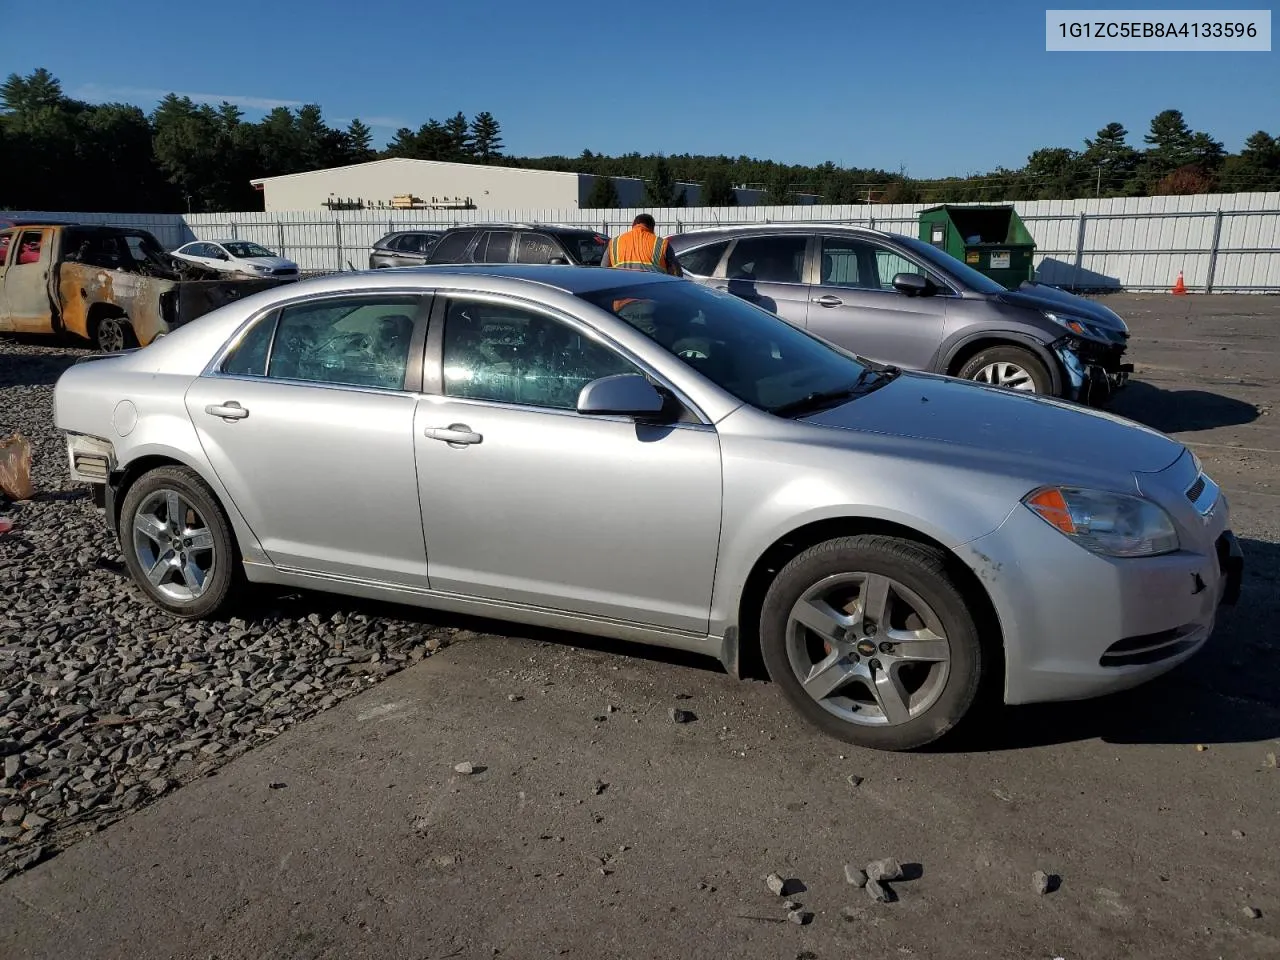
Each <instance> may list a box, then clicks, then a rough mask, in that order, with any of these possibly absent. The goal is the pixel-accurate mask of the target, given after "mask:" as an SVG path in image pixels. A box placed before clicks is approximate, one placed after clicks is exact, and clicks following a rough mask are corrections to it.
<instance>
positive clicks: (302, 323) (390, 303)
mask: <svg viewBox="0 0 1280 960" xmlns="http://www.w3.org/2000/svg"><path fill="white" fill-rule="evenodd" d="M418 301H419V298H418V297H416V296H412V295H387V296H379V297H340V298H326V299H323V300H316V301H312V302H310V303H299V304H294V305H292V306H288V307H284V308H283V309H282V310H281V311H280V316H279V320H278V321H277V323H276V330H275V339H274V342H273V343H272V346H271V355H270V357H269V358H268V361H267V367H266V375H267V377H269V378H271V379H282V380H303V381H307V382H311V383H331V384H343V385H348V386H356V387H379V388H382V389H386V390H402V389H404V378H405V373H406V372H407V370H408V367H409V346H410V343H411V341H412V340H413V318H414V316H415V314H416V313H417V311H418ZM254 333H256V330H255V331H254ZM247 339H248V338H246V340H247ZM241 347H242V348H245V344H243V343H242V344H241ZM237 358H238V353H237V354H236V355H234V356H233V357H232V358H231V359H232V360H237V362H238V359H237ZM251 362H252V361H251V357H250V354H249V351H248V350H247V349H246V359H245V363H246V365H248V364H249V363H251ZM224 369H225V368H224Z"/></svg>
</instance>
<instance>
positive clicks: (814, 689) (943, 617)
mask: <svg viewBox="0 0 1280 960" xmlns="http://www.w3.org/2000/svg"><path fill="white" fill-rule="evenodd" d="M760 639H761V647H762V653H763V656H764V662H765V666H766V667H767V668H768V670H769V675H770V677H771V678H772V679H773V681H774V682H775V683H777V684H778V686H779V687H780V688H781V690H782V693H783V694H784V695H785V696H786V697H787V699H788V700H789V701H790V702H791V703H792V704H793V705H794V706H795V707H796V708H797V709H798V710H799V711H800V713H801V714H803V715H804V716H805V717H806V718H807V719H808V720H809V721H811V722H812V723H813V724H815V725H816V726H817V727H819V728H820V729H822V730H824V731H825V732H827V733H829V734H831V735H833V736H835V737H838V738H840V739H842V740H847V741H849V742H850V743H855V744H858V745H860V746H864V747H871V748H874V749H879V750H910V749H914V748H916V747H921V746H924V745H925V744H927V743H930V742H932V741H934V740H937V739H938V738H939V737H941V736H943V735H944V734H946V733H947V732H948V731H950V730H951V729H952V728H953V727H955V726H956V724H958V723H959V722H960V721H961V720H962V719H963V718H964V717H965V715H966V714H967V713H968V712H969V711H970V708H971V707H972V706H973V705H974V703H975V701H976V699H977V696H978V690H979V684H980V681H981V679H982V677H983V672H984V669H986V663H985V661H984V656H983V650H982V647H981V644H980V641H979V636H978V629H977V626H976V624H975V621H974V617H973V615H972V613H971V612H970V609H969V606H968V604H967V603H966V601H965V599H964V596H963V594H962V593H961V592H960V590H959V589H958V588H957V586H956V584H955V582H954V581H953V579H952V578H951V576H950V575H949V574H948V571H947V565H946V563H945V560H944V557H943V554H942V553H941V552H940V551H938V550H935V549H932V548H929V547H927V546H923V545H921V544H917V543H914V542H912V541H908V540H900V539H896V538H893V537H884V536H856V537H845V538H841V539H837V540H829V541H827V542H825V543H821V544H818V545H817V546H814V547H811V548H810V549H808V550H806V551H804V552H803V553H801V554H800V555H799V556H797V557H796V558H795V559H794V560H792V561H791V562H790V563H788V564H787V565H786V566H785V567H784V568H783V569H782V570H781V571H780V572H779V573H778V576H777V578H776V579H775V580H774V582H773V584H772V586H771V587H770V588H769V592H768V594H767V596H766V597H765V602H764V608H763V611H762V615H761V622H760Z"/></svg>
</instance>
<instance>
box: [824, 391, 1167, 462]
mask: <svg viewBox="0 0 1280 960" xmlns="http://www.w3.org/2000/svg"><path fill="white" fill-rule="evenodd" d="M805 419H806V420H807V422H809V423H812V424H817V425H820V426H826V427H839V428H843V429H846V430H860V431H867V432H872V433H878V434H887V435H890V436H895V437H901V438H905V439H913V440H923V441H932V442H936V443H946V444H955V445H959V446H962V447H966V448H969V449H972V450H975V451H982V452H985V453H988V454H990V455H993V456H996V457H999V458H1000V459H1002V460H1006V461H1017V462H1025V461H1032V460H1034V461H1038V462H1039V463H1040V464H1046V463H1060V464H1064V465H1067V466H1079V467H1086V468H1088V469H1090V470H1095V469H1097V468H1103V469H1106V470H1112V469H1114V470H1115V471H1116V472H1117V473H1120V474H1131V473H1155V472H1158V471H1160V470H1163V469H1165V468H1166V467H1168V466H1170V465H1171V464H1172V463H1174V461H1176V460H1177V459H1178V457H1180V456H1181V455H1182V453H1183V449H1184V448H1183V446H1182V444H1180V443H1178V442H1177V441H1176V440H1173V439H1171V438H1169V437H1167V436H1165V435H1164V434H1162V433H1160V432H1158V431H1156V430H1152V429H1150V428H1148V427H1144V426H1142V425H1141V424H1138V423H1134V422H1133V421H1131V420H1125V419H1123V418H1122V417H1117V416H1113V415H1112V414H1109V413H1103V412H1102V411H1100V410H1092V409H1089V408H1086V407H1079V406H1076V405H1074V404H1069V403H1066V402H1064V401H1061V400H1053V399H1049V398H1046V397H1039V396H1034V395H1031V394H1025V393H1015V392H1014V391H1011V390H1003V389H1000V388H998V387H986V386H982V385H981V384H976V383H972V382H970V381H967V380H954V379H952V378H950V377H940V376H932V375H927V374H902V375H900V376H899V377H898V378H897V379H895V380H894V381H893V382H891V383H889V384H886V385H885V386H883V387H881V388H879V389H878V390H873V391H872V392H871V393H868V394H866V395H864V396H862V397H860V398H858V399H856V400H853V401H851V402H849V403H846V404H843V405H841V406H839V407H836V408H834V409H831V410H824V411H822V412H821V413H816V414H814V415H813V416H811V417H807V418H805ZM993 466H994V464H993Z"/></svg>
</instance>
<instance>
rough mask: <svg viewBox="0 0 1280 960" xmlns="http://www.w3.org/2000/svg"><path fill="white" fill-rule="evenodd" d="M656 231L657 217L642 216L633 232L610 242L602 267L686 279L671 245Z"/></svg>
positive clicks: (630, 231) (635, 222) (633, 222)
mask: <svg viewBox="0 0 1280 960" xmlns="http://www.w3.org/2000/svg"><path fill="white" fill-rule="evenodd" d="M653 229H654V221H653V217H651V216H649V214H647V213H642V214H640V215H639V216H638V217H636V218H635V219H634V220H632V221H631V229H630V230H628V231H627V232H626V233H624V234H622V235H620V236H617V237H614V238H613V239H612V240H611V241H610V242H609V246H608V248H607V249H606V250H605V252H604V259H603V260H601V261H600V266H602V267H613V268H614V269H617V270H647V271H649V272H650V273H669V274H671V275H672V276H676V277H682V276H684V272H683V271H682V270H681V269H680V264H679V263H677V262H676V255H675V254H674V253H672V251H671V244H670V242H669V241H668V240H667V238H666V237H660V236H658V235H657V234H656V233H654V232H653Z"/></svg>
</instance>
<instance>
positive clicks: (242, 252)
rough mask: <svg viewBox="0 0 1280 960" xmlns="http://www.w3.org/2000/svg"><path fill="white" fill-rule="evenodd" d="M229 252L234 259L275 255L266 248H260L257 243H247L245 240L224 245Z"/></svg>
mask: <svg viewBox="0 0 1280 960" xmlns="http://www.w3.org/2000/svg"><path fill="white" fill-rule="evenodd" d="M223 246H224V247H226V249H227V252H228V253H229V254H231V255H232V256H233V257H274V256H275V254H274V253H272V252H271V251H270V250H268V249H267V248H266V247H260V246H258V245H257V244H256V243H246V242H245V241H243V240H237V241H235V242H234V243H224V244H223Z"/></svg>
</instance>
